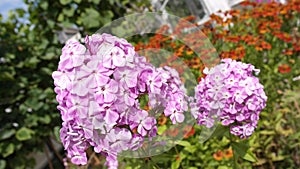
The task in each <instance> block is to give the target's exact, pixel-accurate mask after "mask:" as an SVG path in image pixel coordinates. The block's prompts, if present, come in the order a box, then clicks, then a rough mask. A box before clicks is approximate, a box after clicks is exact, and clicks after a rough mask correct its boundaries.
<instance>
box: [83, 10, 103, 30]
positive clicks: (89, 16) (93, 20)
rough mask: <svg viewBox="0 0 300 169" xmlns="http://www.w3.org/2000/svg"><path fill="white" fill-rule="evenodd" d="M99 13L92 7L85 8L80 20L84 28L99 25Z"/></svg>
mask: <svg viewBox="0 0 300 169" xmlns="http://www.w3.org/2000/svg"><path fill="white" fill-rule="evenodd" d="M100 20H101V17H100V14H99V12H98V11H96V10H95V9H93V8H90V9H86V11H85V13H82V14H81V21H82V23H83V25H84V26H85V27H86V28H94V27H98V26H100Z"/></svg>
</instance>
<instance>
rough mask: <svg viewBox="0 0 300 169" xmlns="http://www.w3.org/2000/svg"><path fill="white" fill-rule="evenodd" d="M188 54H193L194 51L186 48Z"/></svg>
mask: <svg viewBox="0 0 300 169" xmlns="http://www.w3.org/2000/svg"><path fill="white" fill-rule="evenodd" d="M186 54H187V55H192V54H194V51H193V50H192V49H190V48H189V49H188V50H186Z"/></svg>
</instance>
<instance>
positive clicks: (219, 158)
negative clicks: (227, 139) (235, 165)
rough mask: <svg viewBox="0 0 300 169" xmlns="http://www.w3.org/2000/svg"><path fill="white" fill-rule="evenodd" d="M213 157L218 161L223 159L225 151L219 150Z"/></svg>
mask: <svg viewBox="0 0 300 169" xmlns="http://www.w3.org/2000/svg"><path fill="white" fill-rule="evenodd" d="M213 157H214V159H215V160H217V161H221V160H222V159H223V152H222V151H221V150H218V151H217V152H216V153H214V154H213Z"/></svg>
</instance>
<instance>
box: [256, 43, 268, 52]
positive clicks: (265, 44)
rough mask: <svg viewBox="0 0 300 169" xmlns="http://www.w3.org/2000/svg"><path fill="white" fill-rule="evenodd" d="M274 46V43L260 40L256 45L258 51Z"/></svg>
mask: <svg viewBox="0 0 300 169" xmlns="http://www.w3.org/2000/svg"><path fill="white" fill-rule="evenodd" d="M271 48H272V45H271V44H270V43H268V42H266V41H260V42H257V44H256V46H255V49H256V50H257V51H262V50H264V49H267V50H269V49H271Z"/></svg>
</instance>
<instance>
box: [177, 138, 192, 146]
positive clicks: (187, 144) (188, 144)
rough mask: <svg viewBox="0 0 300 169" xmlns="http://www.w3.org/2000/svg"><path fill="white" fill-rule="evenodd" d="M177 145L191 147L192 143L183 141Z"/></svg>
mask: <svg viewBox="0 0 300 169" xmlns="http://www.w3.org/2000/svg"><path fill="white" fill-rule="evenodd" d="M176 144H178V145H181V146H183V147H188V146H191V143H189V142H188V141H183V140H180V141H178V142H176Z"/></svg>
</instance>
